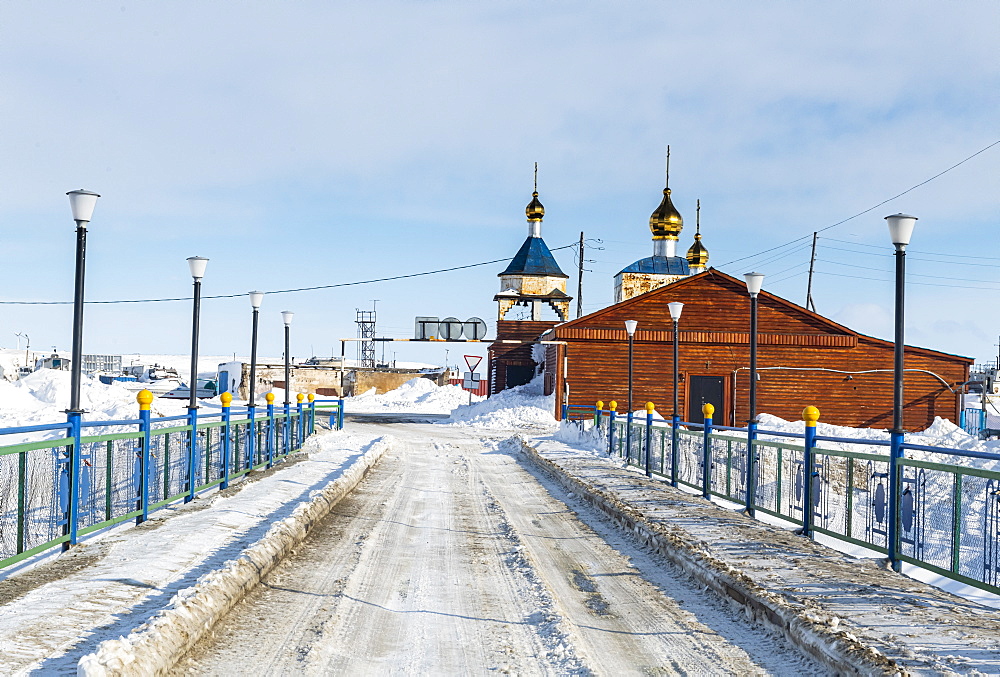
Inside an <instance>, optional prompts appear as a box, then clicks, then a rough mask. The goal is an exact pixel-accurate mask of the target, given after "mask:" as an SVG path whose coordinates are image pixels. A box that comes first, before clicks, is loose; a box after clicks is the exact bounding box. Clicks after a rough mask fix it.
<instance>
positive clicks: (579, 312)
mask: <svg viewBox="0 0 1000 677" xmlns="http://www.w3.org/2000/svg"><path fill="white" fill-rule="evenodd" d="M576 316H577V317H582V316H583V232H582V231H581V232H580V277H579V278H577V283H576Z"/></svg>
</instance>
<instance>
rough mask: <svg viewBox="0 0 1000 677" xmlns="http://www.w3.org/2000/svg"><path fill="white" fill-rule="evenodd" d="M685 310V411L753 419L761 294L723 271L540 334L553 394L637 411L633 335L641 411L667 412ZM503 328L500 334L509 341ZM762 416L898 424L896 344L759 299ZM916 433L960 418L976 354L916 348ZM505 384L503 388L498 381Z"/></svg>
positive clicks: (912, 387)
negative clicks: (674, 313)
mask: <svg viewBox="0 0 1000 677" xmlns="http://www.w3.org/2000/svg"><path fill="white" fill-rule="evenodd" d="M672 301H680V302H682V303H684V311H683V314H682V316H681V321H680V325H679V332H678V342H679V358H678V370H679V372H680V383H679V387H678V396H679V412H678V413H679V414H680V416H681V418H682V419H683V420H687V421H691V420H694V421H699V420H701V406H702V404H703V403H705V402H711V403H712V404H713V405H715V412H716V413H715V421H716V423H717V424H722V425H740V426H741V425H744V424H745V423H746V421H747V420H748V418H749V402H748V400H749V384H750V379H749V366H750V331H749V328H750V299H749V296H748V294H747V290H746V285H745V284H744V282H743V280H740V279H737V278H734V277H732V276H730V275H727V274H725V273H722V272H720V271H718V270H715V269H714V268H710V269H708V270H707V271H705V272H702V273H699V274H697V275H692V276H690V277H686V278H682V279H680V280H678V281H676V282H673V283H671V284H668V285H666V286H664V287H661V288H659V289H656V290H653V291H650V292H648V293H645V294H641V295H639V296H636V297H634V298H631V299H628V300H626V301H622V302H621V303H616V304H615V305H612V306H608V307H607V308H604V309H602V310H599V311H597V312H594V313H591V314H590V315H585V316H583V317H580V318H577V319H575V320H572V321H570V322H565V323H562V324H559V325H556V326H554V327H552V328H551V329H549V330H548V331H546V332H545V333H544V334H542V335H541V336H539V340H546V341H555V342H557V343H555V344H548V345H547V346H546V351H545V372H546V379H545V381H546V392H547V393H550V394H551V393H553V392H554V393H556V394H557V397H556V400H557V406H556V416H557V417H558V416H559V413H560V410H561V405H562V404H564V403H568V404H574V405H593V404H594V403H595V402H596V401H598V400H603V401H604V402H609V401H610V400H617V401H618V403H619V408H618V410H619V411H620V412H625V411H627V409H626V407H627V397H628V335H627V334H626V332H625V326H624V322H625V320H636V321H637V322H638V330H637V331H636V333H635V337H634V340H633V341H634V342H633V376H632V380H633V398H632V408H633V410H638V409H641V408H642V406H643V404H644V403H645V402H647V401H651V402H653V403H654V404H655V405H656V407H657V410H658V411H659V412H660V413H661V414H662V415H664V416H667V415H669V414H670V413H672V412H671V410H672V401H673V322H672V320H671V319H670V313H669V311H668V308H667V304H668V303H670V302H672ZM499 335H500V332H499V330H498V337H499ZM757 345H758V349H757V364H758V375H759V377H758V381H757V409H758V411H759V412H766V413H770V414H774V415H776V416H780V417H782V418H785V419H789V420H796V419H798V418H799V417H800V415H801V412H802V409H803V407H805V406H806V405H814V406H816V407H819V409H820V411H821V413H822V419H821V420H822V421H823V422H826V423H835V424H838V425H845V426H857V427H875V428H882V427H889V426H891V425H892V399H893V398H892V393H893V388H892V386H893V343H892V342H891V341H885V340H882V339H877V338H874V337H871V336H865V335H863V334H859V333H858V332H856V331H854V330H852V329H850V328H848V327H845V326H843V325H841V324H838V323H836V322H834V321H832V320H830V319H828V318H826V317H823V316H822V315H819V314H817V313H814V312H811V311H809V310H806V309H805V308H803V307H801V306H799V305H796V304H794V303H792V302H790V301H786V300H785V299H782V298H780V297H778V296H775V295H773V294H769V293H767V292H761V293H760V295H759V296H758V339H757ZM905 360H906V372H905V376H904V382H905V412H904V427H905V428H906V429H907V430H919V429H923V428H926V427H927V426H929V425H930V424H931V423H932V422H933V421H934V418H935V417H936V416H940V417H942V418H948V419H951V420H953V421H957V420H958V414H959V411H960V407H961V394H960V393H961V384H962V383H964V382H965V381H967V380H968V377H969V367H970V365H971V364H972V362H973V360H972V359H971V358H968V357H962V356H958V355H951V354H948V353H943V352H939V351H936V350H930V349H927V348H918V347H914V346H906V348H905ZM498 385H499V384H498Z"/></svg>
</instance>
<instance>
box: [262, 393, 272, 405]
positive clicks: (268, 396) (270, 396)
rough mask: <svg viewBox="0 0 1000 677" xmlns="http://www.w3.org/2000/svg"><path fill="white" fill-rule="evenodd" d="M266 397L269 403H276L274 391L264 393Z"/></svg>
mask: <svg viewBox="0 0 1000 677" xmlns="http://www.w3.org/2000/svg"><path fill="white" fill-rule="evenodd" d="M264 399H265V400H267V403H268V404H274V393H268V394H267V395H264Z"/></svg>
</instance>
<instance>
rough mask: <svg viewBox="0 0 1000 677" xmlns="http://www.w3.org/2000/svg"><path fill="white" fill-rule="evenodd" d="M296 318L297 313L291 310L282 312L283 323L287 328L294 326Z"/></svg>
mask: <svg viewBox="0 0 1000 677" xmlns="http://www.w3.org/2000/svg"><path fill="white" fill-rule="evenodd" d="M294 316H295V313H293V312H292V311H290V310H282V311H281V321H282V322H284V323H285V326H286V327H288V326H290V325H291V324H292V318H293V317H294Z"/></svg>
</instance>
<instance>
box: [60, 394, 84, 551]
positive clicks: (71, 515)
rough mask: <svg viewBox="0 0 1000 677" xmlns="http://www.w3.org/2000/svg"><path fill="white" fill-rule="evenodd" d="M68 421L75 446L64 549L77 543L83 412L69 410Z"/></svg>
mask: <svg viewBox="0 0 1000 677" xmlns="http://www.w3.org/2000/svg"><path fill="white" fill-rule="evenodd" d="M66 421H67V422H68V423H69V426H70V427H69V431H68V432H69V437H71V438H73V446H72V447H70V450H69V462H68V466H69V467H68V468H67V473H68V475H69V477H68V478H67V479H68V489H69V491H68V492H67V493H68V494H69V505H68V506H67V510H66V527H65V529H64V531H63V533H64V534H66V535H68V536H69V541H68V542H66V543H63V550H68V549H69V548H70V547H71V546H74V545H76V541H77V528H78V526H79V522H80V454H81V450H80V446H81V441H80V438H81V426H80V424H81V423H82V412H80V411H69V412H68V413H67V414H66Z"/></svg>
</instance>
